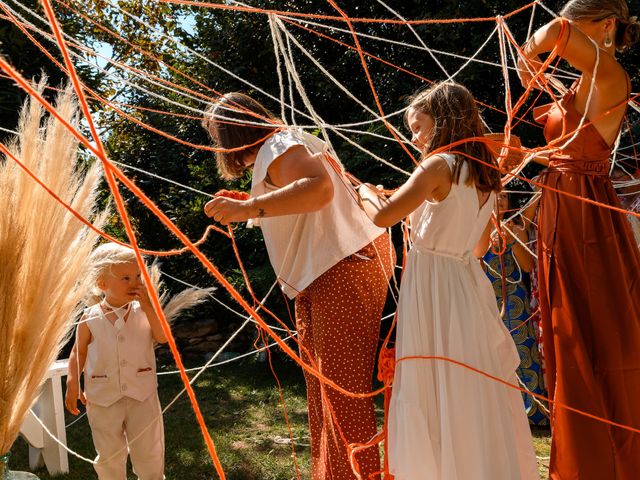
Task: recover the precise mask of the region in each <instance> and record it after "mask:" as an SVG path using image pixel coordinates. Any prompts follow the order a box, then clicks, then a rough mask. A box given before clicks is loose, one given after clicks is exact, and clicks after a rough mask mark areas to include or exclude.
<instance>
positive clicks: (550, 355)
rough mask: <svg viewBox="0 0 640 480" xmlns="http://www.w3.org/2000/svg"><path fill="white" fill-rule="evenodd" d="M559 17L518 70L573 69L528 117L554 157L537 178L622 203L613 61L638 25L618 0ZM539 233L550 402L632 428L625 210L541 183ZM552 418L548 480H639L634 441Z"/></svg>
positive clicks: (638, 266) (634, 331)
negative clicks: (561, 91) (556, 95)
mask: <svg viewBox="0 0 640 480" xmlns="http://www.w3.org/2000/svg"><path fill="white" fill-rule="evenodd" d="M561 14H562V17H563V18H560V19H557V20H554V21H552V22H551V23H549V24H547V25H545V26H544V27H542V28H541V29H539V30H538V31H537V32H536V33H535V34H534V35H533V36H532V37H531V38H530V39H529V41H528V42H527V43H526V44H525V45H524V47H523V50H524V56H525V58H523V59H521V61H520V64H519V73H520V78H521V80H522V83H523V85H525V86H529V84H530V83H531V81H532V79H533V78H534V76H536V75H537V74H538V73H539V72H538V70H539V68H540V59H539V58H538V55H539V54H542V53H545V52H551V51H552V50H553V49H554V47H556V46H557V47H558V48H557V50H556V51H557V52H558V55H559V56H560V57H562V58H563V59H565V60H566V61H568V62H569V63H570V64H571V65H572V66H573V67H575V68H576V69H577V70H579V71H580V72H581V76H580V78H579V79H578V80H577V81H576V83H574V85H573V86H572V87H571V89H570V90H569V91H568V92H567V93H566V94H565V95H564V97H563V98H562V99H561V100H560V101H559V102H557V103H554V104H550V105H545V106H543V107H539V108H538V109H537V111H535V112H534V115H535V116H536V119H537V120H538V121H539V122H540V123H543V124H544V125H545V137H546V139H547V141H548V142H549V149H550V151H551V153H550V154H549V169H548V170H547V171H546V172H545V173H544V174H543V175H542V176H541V182H542V184H543V185H544V186H548V187H551V188H553V189H556V190H559V191H560V192H567V193H570V194H573V195H577V196H579V197H582V198H586V199H590V200H595V201H597V202H599V203H602V204H606V205H612V206H615V207H619V206H620V202H619V200H618V198H617V196H616V193H615V191H614V189H613V186H612V184H611V181H610V179H609V177H608V173H609V169H610V161H609V157H610V155H611V152H612V149H613V147H614V144H615V141H616V138H617V136H618V134H619V132H620V128H621V123H622V121H623V118H624V115H625V112H626V104H627V101H628V100H629V92H630V85H629V78H628V76H627V74H626V72H625V71H624V69H623V68H622V66H621V65H620V64H619V63H618V62H617V61H616V57H615V55H616V51H619V50H623V49H625V48H628V47H630V46H631V45H632V44H633V43H635V42H636V41H637V40H638V37H639V36H640V25H639V24H638V22H637V20H636V18H635V17H630V16H629V9H628V6H627V4H626V1H625V0H572V1H570V2H568V3H567V4H566V5H565V6H564V8H563V9H562V12H561ZM537 82H538V81H537ZM539 83H540V82H538V84H539ZM538 230H539V231H538V254H539V256H538V264H539V275H540V276H539V285H540V292H539V293H540V308H541V314H542V324H543V341H544V352H545V361H546V375H547V387H548V389H549V394H550V396H551V398H552V400H554V401H555V402H558V403H560V404H562V405H567V406H569V407H572V408H576V409H579V410H582V411H584V412H587V413H589V414H591V415H596V416H598V417H601V418H604V419H606V420H609V421H613V422H617V423H620V424H623V425H627V426H630V427H634V428H640V303H639V302H638V300H639V299H640V254H639V253H638V249H637V247H636V246H635V243H634V240H633V234H632V232H631V228H630V226H629V223H628V222H627V220H626V219H625V217H624V215H623V214H621V213H618V212H614V211H612V210H610V209H607V208H604V207H599V206H596V205H593V204H588V203H586V202H583V201H581V200H578V199H575V198H571V197H568V196H565V195H563V194H562V193H557V192H555V191H552V190H551V189H549V188H543V189H542V198H541V201H540V212H539V226H538ZM551 423H552V429H553V441H552V447H551V462H550V477H551V478H552V479H553V480H590V479H593V480H604V479H607V480H614V479H619V480H631V479H635V478H638V475H639V473H638V472H640V434H635V433H632V432H630V431H628V430H625V429H623V428H619V427H615V426H610V425H608V424H606V423H603V422H601V421H599V420H596V419H592V418H589V417H586V416H583V415H580V414H578V413H575V412H571V411H569V410H567V409H565V408H562V407H561V406H559V405H556V406H553V405H552V418H551Z"/></svg>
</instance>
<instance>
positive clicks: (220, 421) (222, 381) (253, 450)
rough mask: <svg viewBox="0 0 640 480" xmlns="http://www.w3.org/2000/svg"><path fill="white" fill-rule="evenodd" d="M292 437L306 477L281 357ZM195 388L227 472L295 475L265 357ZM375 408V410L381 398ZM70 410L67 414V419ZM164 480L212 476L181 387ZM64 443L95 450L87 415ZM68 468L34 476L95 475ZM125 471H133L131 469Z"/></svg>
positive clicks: (294, 397) (15, 460)
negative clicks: (262, 361)
mask: <svg viewBox="0 0 640 480" xmlns="http://www.w3.org/2000/svg"><path fill="white" fill-rule="evenodd" d="M274 366H275V369H276V373H277V374H278V377H279V378H280V381H281V383H282V386H283V393H284V399H285V403H286V406H287V411H288V414H289V421H290V424H291V428H292V431H293V436H294V440H295V444H296V447H295V451H296V458H297V463H298V467H299V469H300V477H301V478H302V479H308V478H310V474H309V468H310V448H309V446H308V444H309V437H308V431H307V423H306V422H307V418H306V400H305V387H304V379H303V377H302V373H301V372H300V370H299V368H298V367H296V366H295V365H294V364H293V362H291V361H288V360H275V361H274ZM159 385H160V388H159V390H160V400H161V402H162V405H163V406H164V405H166V404H168V403H169V402H170V401H171V400H172V399H173V397H174V396H175V395H176V394H177V393H178V392H179V391H180V390H181V388H182V383H181V381H180V378H179V377H178V376H177V375H170V376H161V377H159ZM195 392H196V395H197V397H198V401H199V404H200V408H201V409H202V413H203V415H204V418H205V421H206V423H207V426H208V427H209V431H210V432H211V436H212V437H213V440H214V442H215V444H216V449H217V451H218V455H219V457H220V460H221V462H222V465H223V467H224V470H225V473H226V476H227V478H228V479H229V480H253V479H255V480H258V479H260V480H276V479H277V480H287V479H293V478H296V475H295V470H294V465H293V458H292V453H291V445H290V444H289V442H288V438H289V433H288V430H287V427H286V423H285V421H284V417H283V413H282V406H281V403H280V396H279V393H278V389H277V387H276V383H275V381H274V379H273V374H272V373H271V370H270V368H269V365H268V363H256V362H255V361H253V360H243V361H241V362H238V363H232V364H229V365H227V366H223V367H219V368H213V369H209V370H208V371H207V372H205V373H204V374H202V375H201V376H200V377H199V378H198V380H197V381H196V384H195ZM377 405H378V409H377V410H378V413H379V415H380V417H382V406H381V399H378V403H377ZM73 419H74V417H72V416H71V415H67V423H69V422H71V421H73ZM164 424H165V437H166V471H165V474H166V478H167V480H174V479H180V480H204V479H207V480H211V479H212V478H215V473H214V468H213V464H212V462H211V460H210V458H209V453H208V451H207V449H206V446H205V445H204V442H203V439H202V435H201V432H200V429H199V427H198V424H197V423H196V420H195V416H194V414H193V412H192V409H191V405H190V403H189V401H188V399H187V398H186V395H184V396H183V397H182V398H181V399H180V400H179V401H178V402H177V403H176V404H175V405H173V406H172V407H171V409H170V410H169V411H168V412H167V413H166V414H165V416H164ZM534 440H535V447H536V452H537V455H538V457H539V460H538V464H539V466H540V473H541V474H542V475H543V478H546V474H547V468H546V464H548V455H549V444H550V440H549V434H548V431H545V430H539V431H535V432H534ZM67 441H68V445H69V447H70V448H71V449H73V450H75V451H76V452H78V453H79V454H81V455H83V456H85V457H88V458H93V457H94V456H95V451H94V449H93V443H92V441H91V432H90V430H89V425H88V423H87V421H86V417H85V418H83V419H81V420H80V421H79V422H78V423H76V424H75V425H72V426H70V427H69V428H68V429H67ZM69 463H70V471H71V473H70V474H68V475H61V476H58V477H51V476H49V475H48V474H47V472H46V470H40V471H38V472H36V473H37V474H38V475H39V477H40V478H41V479H43V480H44V479H48V478H56V479H61V480H63V479H68V480H90V479H95V478H97V477H96V475H95V474H94V472H93V467H92V466H91V465H90V464H88V463H86V462H83V461H82V460H79V459H77V458H75V457H73V456H70V457H69ZM10 467H11V469H13V470H28V450H27V445H26V443H25V442H24V440H22V439H20V440H18V441H17V442H16V444H15V445H14V448H13V456H12V458H11V462H10ZM129 478H130V479H134V478H135V477H134V476H133V474H130V476H129Z"/></svg>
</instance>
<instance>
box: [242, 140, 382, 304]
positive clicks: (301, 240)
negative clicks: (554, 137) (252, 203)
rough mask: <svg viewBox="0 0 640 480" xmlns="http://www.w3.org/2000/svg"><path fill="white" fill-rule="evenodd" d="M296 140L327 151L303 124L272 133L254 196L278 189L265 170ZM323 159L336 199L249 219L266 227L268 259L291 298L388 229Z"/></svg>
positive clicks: (256, 173) (257, 169) (256, 170)
mask: <svg viewBox="0 0 640 480" xmlns="http://www.w3.org/2000/svg"><path fill="white" fill-rule="evenodd" d="M296 145H304V146H305V147H306V148H307V150H308V151H309V153H310V154H312V155H313V154H316V153H327V151H328V146H327V144H326V143H325V142H323V141H322V140H320V139H319V138H317V137H315V136H313V135H310V134H308V133H306V132H303V131H302V130H300V129H290V130H284V131H281V132H278V133H276V134H275V135H273V136H271V137H270V138H269V139H268V140H267V141H266V142H265V143H264V144H263V145H262V147H260V150H259V151H258V155H257V157H256V162H255V164H254V167H253V178H252V183H251V196H252V197H257V196H259V195H262V194H264V193H267V192H270V191H273V190H277V187H274V186H273V185H271V184H269V183H268V182H267V181H266V176H267V170H268V168H269V166H270V165H271V163H272V162H273V161H274V160H275V159H276V158H278V157H279V156H280V155H282V154H283V153H285V152H286V151H287V150H288V149H289V148H291V147H293V146H296ZM323 162H324V166H325V168H326V170H327V172H329V175H330V177H331V181H332V182H333V200H332V201H331V202H330V203H329V204H328V205H327V206H325V207H324V208H322V209H321V210H318V211H315V212H310V213H304V214H297V215H284V216H280V217H268V218H261V219H252V220H251V222H250V224H252V225H258V226H260V227H262V234H263V236H264V241H265V244H266V246H267V252H268V253H269V260H270V261H271V265H272V266H273V269H274V271H275V273H276V275H277V276H278V280H279V281H280V284H281V286H282V290H283V291H284V293H286V294H287V296H288V297H289V298H294V297H295V296H296V295H297V294H298V293H299V292H301V291H302V290H304V289H305V288H307V287H308V286H309V285H310V284H311V283H312V282H313V281H314V280H315V279H316V278H318V277H319V276H320V275H322V274H323V273H324V272H326V271H327V270H329V269H330V268H331V267H333V266H334V265H336V264H337V263H338V262H339V261H341V260H342V259H343V258H346V257H348V256H349V255H351V254H353V253H356V252H357V251H358V250H360V249H361V248H363V247H364V246H366V245H368V244H369V243H370V242H372V241H373V240H375V239H376V238H377V237H379V236H380V235H382V234H383V233H384V229H382V228H379V227H377V226H375V225H374V224H373V222H372V221H371V220H370V219H369V217H367V215H366V214H365V213H364V212H363V211H362V209H360V207H359V206H358V204H357V203H356V201H355V200H354V198H353V196H352V195H357V194H356V192H355V190H353V188H352V187H351V184H350V182H349V180H348V179H347V178H346V176H345V175H344V173H343V172H341V171H340V172H339V171H336V169H335V168H333V167H332V166H331V165H330V164H329V162H328V161H327V160H326V159H325V160H323ZM339 168H342V166H341V165H340V166H339Z"/></svg>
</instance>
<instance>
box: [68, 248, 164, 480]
mask: <svg viewBox="0 0 640 480" xmlns="http://www.w3.org/2000/svg"><path fill="white" fill-rule="evenodd" d="M92 265H93V266H94V268H95V274H96V287H97V289H98V292H97V293H99V294H100V296H101V297H102V300H101V301H100V302H99V303H96V304H95V305H92V306H90V307H89V308H87V309H86V310H85V312H84V315H83V317H82V319H81V321H80V323H79V325H78V330H77V335H76V344H75V346H74V348H73V351H72V353H71V356H70V357H69V371H68V376H67V391H66V396H65V405H66V407H67V410H69V411H70V412H71V413H72V414H74V415H77V414H78V413H79V410H78V400H80V401H81V402H82V403H83V404H85V405H86V409H87V416H88V418H89V425H90V426H91V435H92V437H93V443H94V445H95V448H96V451H97V453H98V456H97V459H96V460H97V463H96V464H95V470H96V473H97V474H98V478H99V479H100V480H126V478H127V455H128V454H130V455H131V463H132V465H133V471H134V473H135V474H136V475H137V477H138V478H139V479H140V480H161V479H163V478H164V474H163V472H164V426H163V422H162V411H161V409H160V401H159V399H158V389H157V381H156V359H155V354H154V348H153V346H154V342H158V343H165V342H166V341H167V337H166V336H165V334H164V332H163V330H162V327H161V325H160V321H159V319H158V317H157V315H156V314H155V312H154V310H153V307H152V305H151V299H150V298H149V295H148V293H147V290H146V288H145V287H144V285H143V284H142V281H141V276H140V269H139V267H138V264H137V263H136V258H135V254H134V252H133V250H131V249H128V248H126V247H122V246H120V245H117V244H114V243H106V244H103V245H101V246H99V247H98V248H96V250H95V251H94V253H93V256H92ZM82 372H84V392H82V391H81V390H80V388H79V379H80V375H81V373H82Z"/></svg>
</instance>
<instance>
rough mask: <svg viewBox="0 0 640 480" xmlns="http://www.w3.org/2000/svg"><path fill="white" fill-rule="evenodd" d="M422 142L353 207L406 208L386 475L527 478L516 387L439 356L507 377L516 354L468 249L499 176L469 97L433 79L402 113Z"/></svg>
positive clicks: (384, 215)
mask: <svg viewBox="0 0 640 480" xmlns="http://www.w3.org/2000/svg"><path fill="white" fill-rule="evenodd" d="M406 121H407V125H408V126H409V128H410V129H411V131H412V133H413V139H412V141H413V142H414V143H415V144H416V145H417V146H418V147H419V148H420V149H421V150H422V151H423V152H424V159H423V160H422V161H421V162H420V164H419V165H418V167H417V168H416V170H415V171H414V173H413V174H412V175H411V177H410V178H409V180H408V181H407V182H406V183H405V184H404V185H402V186H401V187H400V188H399V189H398V191H397V192H396V193H394V194H393V195H392V196H391V197H390V198H388V199H386V198H383V197H382V196H381V195H379V193H378V192H377V191H376V189H374V188H371V186H368V185H365V186H363V187H361V189H360V195H361V197H362V200H363V206H364V208H365V211H366V212H367V214H368V215H369V216H370V217H371V219H372V220H373V221H374V223H376V224H377V225H378V226H383V227H387V226H391V225H393V224H395V223H397V222H399V221H401V220H402V219H403V218H405V217H407V216H408V215H410V223H411V227H412V229H411V241H412V248H411V250H410V252H409V254H408V257H407V260H406V268H405V271H404V274H403V277H402V285H401V288H400V300H399V306H398V328H397V338H396V362H397V364H396V369H395V377H394V383H393V393H392V398H391V405H390V409H389V419H388V435H389V439H388V441H389V445H388V451H389V468H390V471H391V473H392V474H393V475H394V476H395V479H396V480H421V479H425V480H426V479H429V480H529V479H537V478H539V475H538V473H537V467H536V457H535V454H534V451H533V444H532V440H531V433H530V431H529V426H528V423H527V418H526V414H525V411H524V408H523V406H522V398H521V396H520V392H519V391H517V390H515V389H512V388H510V387H508V386H506V385H504V384H501V383H500V382H497V381H495V380H492V379H490V378H487V377H485V376H482V375H480V374H478V373H476V372H473V371H471V370H469V369H466V368H464V367H462V366H460V365H456V364H454V363H451V362H448V361H444V360H436V359H421V358H411V359H406V360H402V359H403V358H406V357H424V356H439V357H447V358H451V359H454V360H457V361H460V362H463V363H465V364H467V365H470V366H472V367H474V368H477V369H479V370H481V371H483V372H487V373H489V374H491V375H493V376H495V377H498V378H500V379H503V380H505V381H507V382H509V383H511V384H513V385H517V380H516V376H515V370H516V368H517V366H518V365H519V358H518V353H517V351H516V348H515V345H514V344H513V341H512V340H511V336H510V334H509V332H508V331H507V329H506V328H505V326H504V323H503V322H502V320H501V319H500V315H499V312H498V308H497V305H496V300H495V296H494V294H493V290H492V288H491V284H490V283H489V281H488V280H487V278H486V276H485V275H484V272H483V271H482V268H481V267H480V263H479V261H478V260H477V258H476V257H480V256H482V254H484V252H485V251H486V247H487V244H488V235H489V232H490V229H491V227H490V216H491V210H492V205H493V203H494V198H495V192H497V191H499V190H500V176H499V173H498V171H497V170H496V169H495V168H492V167H490V166H487V165H485V164H483V163H481V162H478V161H474V160H472V159H479V160H481V161H482V162H485V163H487V164H491V165H494V166H495V160H494V159H493V158H492V156H491V154H490V152H489V151H488V149H487V148H486V146H485V144H483V143H482V142H473V141H469V142H466V143H462V144H461V145H458V146H453V147H451V149H450V150H451V151H450V152H446V153H438V154H432V153H431V152H434V151H435V150H437V149H440V150H442V147H446V146H447V145H449V144H452V143H454V142H456V141H459V140H463V139H466V138H472V137H482V134H483V128H482V122H481V119H480V115H479V112H478V110H477V107H476V104H475V102H474V99H473V97H472V95H471V94H470V93H469V91H468V90H467V89H466V88H464V87H463V86H461V85H458V84H455V83H451V82H448V83H439V84H436V85H434V86H433V87H431V88H429V89H428V90H426V91H423V92H421V93H419V94H418V95H416V96H415V97H414V98H413V100H412V101H411V103H410V107H409V109H408V110H407V114H406Z"/></svg>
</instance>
